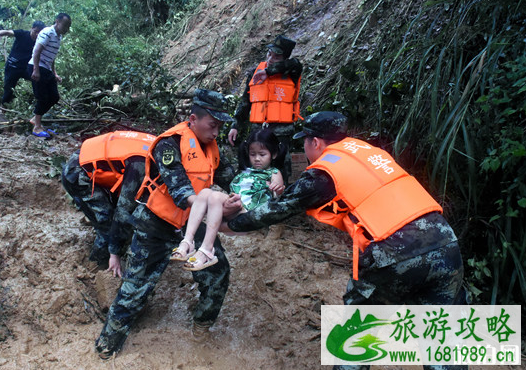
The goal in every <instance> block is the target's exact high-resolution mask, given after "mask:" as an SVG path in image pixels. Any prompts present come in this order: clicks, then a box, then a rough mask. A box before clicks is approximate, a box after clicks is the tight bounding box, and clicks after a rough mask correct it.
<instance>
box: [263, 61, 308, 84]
mask: <svg viewBox="0 0 526 370" xmlns="http://www.w3.org/2000/svg"><path fill="white" fill-rule="evenodd" d="M265 71H266V72H267V75H269V76H273V75H275V74H278V73H281V74H282V75H283V77H287V76H290V78H292V81H294V83H295V84H297V83H298V80H299V78H300V77H301V73H302V72H303V65H302V64H301V63H300V61H299V60H298V59H296V58H292V59H285V60H283V61H281V62H276V63H272V64H271V65H270V66H268V67H267V68H265Z"/></svg>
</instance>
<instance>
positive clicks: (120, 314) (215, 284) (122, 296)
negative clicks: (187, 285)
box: [95, 204, 230, 355]
mask: <svg viewBox="0 0 526 370" xmlns="http://www.w3.org/2000/svg"><path fill="white" fill-rule="evenodd" d="M132 223H133V224H134V226H135V233H134V234H133V239H132V243H131V246H130V248H129V250H128V255H127V263H126V269H125V272H124V276H123V283H122V286H121V288H120V289H119V292H118V293H117V297H116V298H115V300H114V302H113V304H112V305H111V307H110V309H109V311H108V316H107V318H106V322H105V323H104V327H103V328H102V332H101V334H100V336H99V338H98V339H97V340H96V341H95V348H96V350H97V351H98V352H99V353H101V352H103V353H105V354H110V355H111V354H112V353H114V352H118V351H119V350H120V349H121V348H122V345H123V344H124V341H125V340H126V338H127V336H128V334H129V332H130V329H131V327H132V325H133V323H134V321H135V319H136V318H137V317H138V315H139V313H140V312H141V310H142V309H143V308H144V306H145V305H146V300H147V298H148V296H149V295H150V294H151V293H152V291H153V289H154V288H155V285H156V284H157V282H158V281H159V279H160V278H161V275H162V273H163V272H164V270H165V269H166V267H167V266H168V263H169V262H170V255H171V252H172V249H173V248H174V247H175V246H177V245H178V244H179V242H180V241H181V240H182V237H181V233H177V232H176V229H175V227H173V226H172V225H170V224H169V223H167V222H165V221H164V220H162V219H160V218H158V217H157V216H156V215H155V214H153V213H152V212H151V211H150V210H149V209H148V208H146V206H144V205H142V204H141V205H139V206H138V207H137V208H136V209H135V211H134V213H133V220H132ZM205 230H206V225H205V224H203V223H202V224H201V225H200V227H199V229H198V231H197V233H196V235H195V244H196V248H199V246H200V245H201V242H202V240H203V237H204V234H205ZM214 248H215V254H216V256H217V258H218V260H219V262H218V263H217V264H215V265H213V266H211V267H209V268H207V269H204V270H201V271H195V272H192V275H193V278H194V281H195V282H197V283H198V284H199V288H198V289H199V292H200V296H199V301H198V303H197V306H196V308H195V311H194V313H193V320H194V322H195V323H196V324H201V325H203V326H210V325H211V324H213V323H214V321H215V320H216V318H217V316H218V315H219V311H220V310H221V306H222V305H223V300H224V298H225V295H226V292H227V290H228V284H229V276H230V265H229V264H228V260H227V258H226V256H225V253H224V249H223V247H222V246H221V242H220V241H219V238H216V240H215V242H214Z"/></svg>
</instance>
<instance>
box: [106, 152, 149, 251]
mask: <svg viewBox="0 0 526 370" xmlns="http://www.w3.org/2000/svg"><path fill="white" fill-rule="evenodd" d="M125 166H126V167H125V168H126V169H125V171H124V174H123V180H122V186H121V190H120V193H119V199H118V201H117V207H116V208H115V212H114V214H113V222H112V224H111V229H110V240H109V247H108V249H109V252H110V253H111V254H117V255H123V254H124V253H125V248H126V243H127V242H128V240H129V239H130V237H131V236H132V233H133V228H132V227H131V225H130V224H129V218H130V216H131V214H132V213H133V211H134V210H135V207H136V206H137V202H136V201H135V195H136V194H137V191H138V190H139V188H140V186H141V183H142V180H143V178H144V158H143V157H130V158H128V159H127V160H126V162H125Z"/></svg>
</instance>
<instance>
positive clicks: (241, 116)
mask: <svg viewBox="0 0 526 370" xmlns="http://www.w3.org/2000/svg"><path fill="white" fill-rule="evenodd" d="M255 71H256V69H255V68H254V69H253V70H252V71H251V72H250V74H249V75H248V77H247V80H246V82H245V91H243V95H241V99H240V101H239V105H238V106H237V109H236V112H235V113H234V118H235V119H236V120H235V121H234V123H232V126H231V128H233V129H236V130H240V129H241V128H243V127H245V126H246V125H248V122H249V117H250V95H249V93H248V91H249V90H250V86H248V84H249V83H250V80H252V76H253V75H254V72H255Z"/></svg>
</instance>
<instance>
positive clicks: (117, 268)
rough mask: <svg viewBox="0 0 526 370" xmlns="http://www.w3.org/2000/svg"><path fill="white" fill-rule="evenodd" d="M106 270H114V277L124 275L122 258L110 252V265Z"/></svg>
mask: <svg viewBox="0 0 526 370" xmlns="http://www.w3.org/2000/svg"><path fill="white" fill-rule="evenodd" d="M106 271H111V272H113V277H116V276H118V277H122V270H121V258H120V257H119V256H117V255H116V254H110V262H109V267H108V269H107V270H106Z"/></svg>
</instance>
